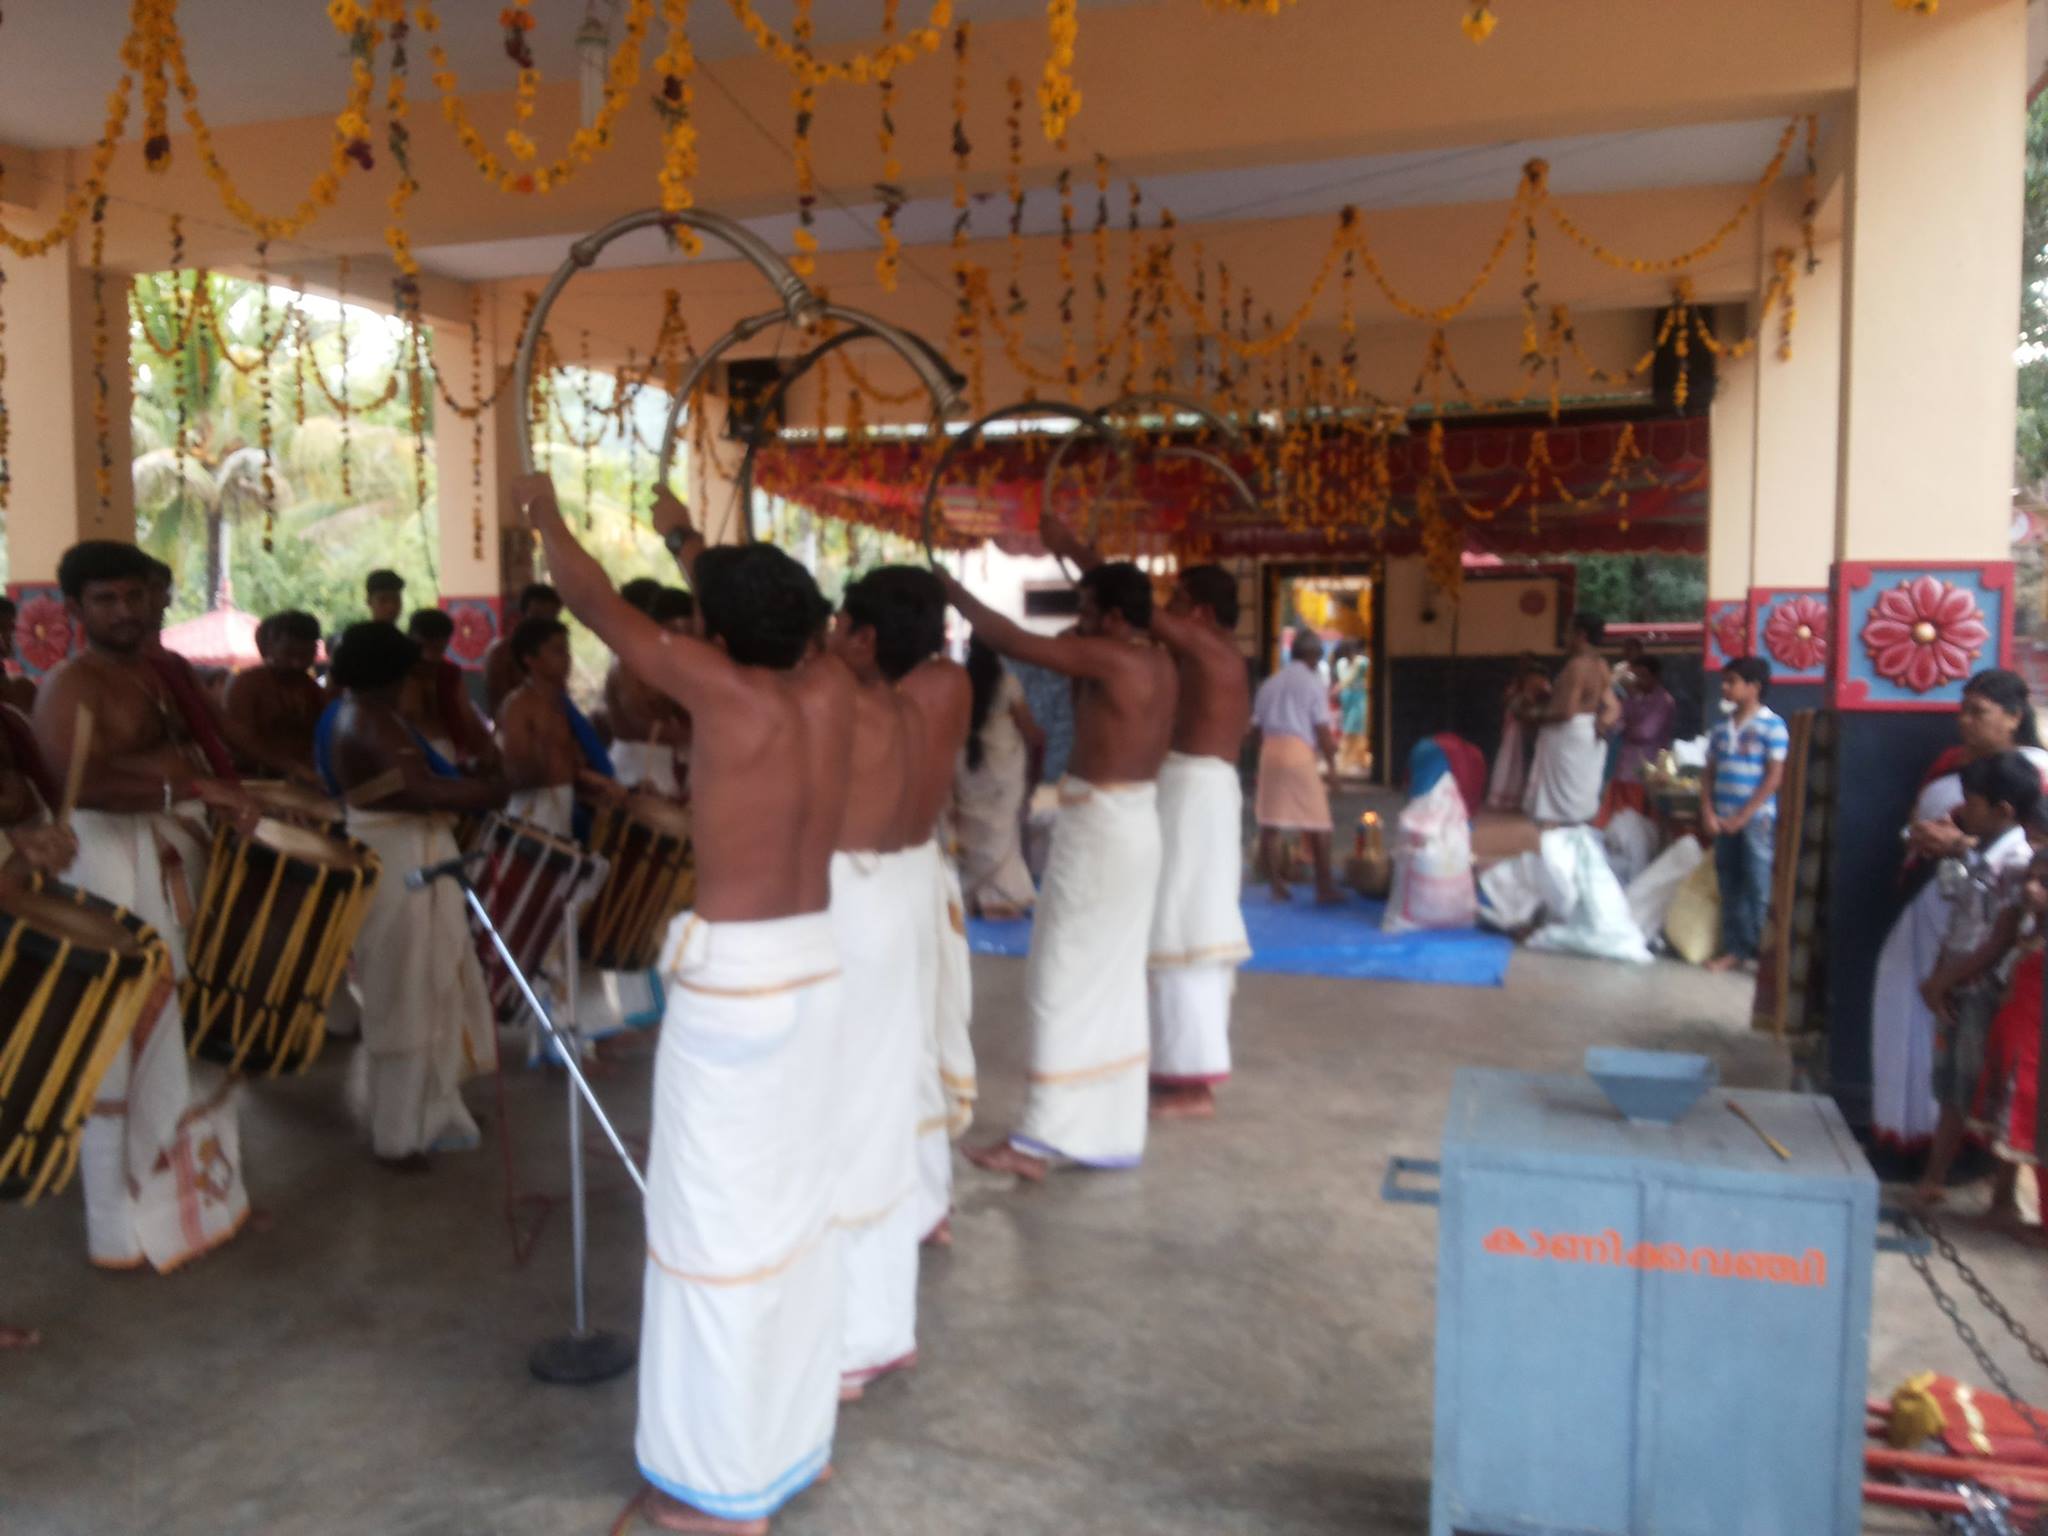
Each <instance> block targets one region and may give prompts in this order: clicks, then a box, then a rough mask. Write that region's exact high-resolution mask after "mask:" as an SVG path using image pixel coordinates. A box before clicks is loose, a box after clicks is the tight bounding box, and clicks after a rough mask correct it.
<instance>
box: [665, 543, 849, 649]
mask: <svg viewBox="0 0 2048 1536" xmlns="http://www.w3.org/2000/svg"><path fill="white" fill-rule="evenodd" d="M696 574H697V603H698V605H699V607H700V608H701V609H702V610H703V613H704V633H705V634H706V635H707V636H708V637H710V638H711V639H714V640H723V641H724V642H725V652H726V654H727V655H728V656H730V657H732V659H733V660H734V661H736V662H738V663H739V664H740V665H741V666H743V667H772V668H774V669H775V670H777V671H781V672H786V671H788V670H789V669H790V668H791V667H794V666H795V665H796V664H797V663H798V662H800V661H802V660H803V659H804V653H805V652H806V651H807V650H809V649H810V646H811V642H812V641H813V640H815V639H816V638H817V636H818V631H819V629H820V628H821V627H822V626H823V625H824V623H825V620H826V619H827V618H829V617H830V616H831V611H832V610H831V609H830V608H829V607H828V606H827V605H826V602H825V599H824V598H823V597H822V596H820V595H819V592H818V584H817V582H815V581H813V580H812V579H811V573H810V572H809V571H807V570H805V569H804V568H803V567H802V566H801V565H799V564H797V562H796V561H794V560H792V559H791V558H790V557H789V556H788V555H786V554H784V553H783V552H782V551H781V550H779V549H777V548H776V547H775V546H774V545H772V544H720V545H717V546H715V547H713V548H711V549H707V550H705V551H704V553H703V554H701V555H699V556H698V557H697V573H696Z"/></svg>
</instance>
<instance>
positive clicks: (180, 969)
mask: <svg viewBox="0 0 2048 1536" xmlns="http://www.w3.org/2000/svg"><path fill="white" fill-rule="evenodd" d="M204 814H205V813H204V811H203V809H202V808H201V807H199V806H197V805H191V806H185V807H181V808H180V811H179V814H178V815H176V816H153V815H128V814H122V813H118V812H113V811H76V812H74V813H73V814H72V823H71V824H72V829H73V830H74V831H75V832H76V833H77V834H78V859H77V861H76V862H75V863H74V864H73V865H72V866H71V869H70V870H69V872H68V873H67V875H66V877H65V878H66V879H68V880H69V881H70V882H71V883H72V884H74V885H77V886H79V887H80V888H82V889H84V890H87V891H90V892H92V894H93V895H95V896H98V897H101V898H102V899H104V900H107V901H111V902H113V903H115V904H116V905H117V906H122V907H126V908H127V909H128V910H129V911H130V912H132V913H134V914H135V915H136V916H137V917H139V918H141V919H142V920H143V921H144V922H146V923H148V924H149V925H150V926H151V927H152V928H154V929H155V930H156V931H157V933H158V934H159V935H160V936H161V937H162V938H163V941H164V943H165V945H166V946H167V947H168V948H169V949H170V952H171V958H172V963H173V967H174V969H175V971H176V973H177V975H178V976H179V977H181V978H182V977H183V976H184V974H185V927H186V925H185V923H184V922H183V921H181V919H180V911H181V908H182V910H183V911H185V912H187V913H189V911H190V910H191V908H190V899H191V897H192V895H193V893H194V892H196V891H197V890H198V889H199V888H200V886H201V884H202V882H203V881H204V879H205V875H206V845H205V843H204V842H203V841H202V840H201V839H200V838H199V837H198V836H197V835H195V832H196V829H197V828H198V827H199V826H200V825H201V822H200V821H199V818H201V817H203V816H204ZM179 886H182V887H183V890H182V892H179V891H178V887H179ZM174 893H176V894H174ZM78 1166H79V1182H80V1183H81V1184H82V1185H83V1186H84V1187H85V1237H86V1249H87V1252H88V1253H89V1254H90V1256H91V1258H92V1262H93V1263H95V1264H98V1265H100V1266H102V1267H103V1268H108V1269H133V1268H137V1267H139V1266H141V1265H142V1264H145V1263H147V1264H150V1265H152V1266H154V1267H155V1268H156V1269H158V1270H172V1269H176V1268H177V1267H178V1266H179V1265H181V1264H184V1263H187V1262H189V1261H190V1260H192V1259H195V1258H198V1257H199V1256H200V1255H201V1254H203V1253H206V1252H207V1251H208V1250H210V1249H213V1248H216V1247H218V1246H220V1244H222V1243H224V1242H226V1241H227V1240H228V1239H229V1238H231V1237H233V1236H234V1235H235V1233H236V1232H237V1231H239V1230H240V1229H241V1225H242V1223H243V1222H244V1221H246V1220H247V1219H248V1215H249V1197H248V1194H247V1192H246V1191H245V1190H244V1189H243V1186H242V1145H241V1133H240V1126H239V1125H238V1123H237V1119H236V1106H235V1084H234V1079H232V1078H231V1077H229V1076H228V1075H227V1073H225V1072H223V1071H222V1070H220V1069H219V1068H218V1067H214V1066H210V1065H208V1064H206V1063H203V1062H194V1061H190V1060H188V1058H187V1057H186V1054H185V1031H184V1026H183V1019H182V1009H181V1008H180V1006H179V1003H178V1000H177V997H176V994H175V993H171V994H167V996H166V998H165V1002H164V1005H163V1006H162V1007H161V1008H160V1009H159V1010H158V1011H157V1012H156V1014H155V1016H154V1017H152V1018H145V1019H143V1020H141V1021H140V1022H139V1023H138V1024H137V1025H136V1027H135V1032H134V1034H133V1035H131V1036H130V1037H129V1039H128V1043H127V1044H126V1045H124V1046H123V1047H122V1048H121V1050H120V1052H119V1053H118V1054H117V1055H116V1056H115V1057H114V1060H113V1064H112V1065H111V1066H109V1067H108V1068H107V1073H106V1076H105V1077H103V1078H101V1079H100V1086H99V1092H98V1094H97V1096H96V1097H95V1098H94V1100H93V1107H92V1116H91V1118H90V1119H89V1120H87V1121H86V1123H85V1127H84V1130H83V1132H82V1133H81V1135H80V1137H79V1148H78Z"/></svg>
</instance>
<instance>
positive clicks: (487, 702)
mask: <svg viewBox="0 0 2048 1536" xmlns="http://www.w3.org/2000/svg"><path fill="white" fill-rule="evenodd" d="M561 617H562V595H561V594H560V593H559V592H557V591H556V590H555V589H554V588H553V587H551V586H549V585H548V584H547V583H546V582H544V581H536V582H530V583H529V584H528V585H527V586H526V588H525V589H524V590H523V591H522V592H520V594H519V605H518V609H517V613H516V616H515V617H514V619H513V621H512V632H513V634H517V633H518V631H519V626H520V625H521V624H524V623H525V622H526V621H527V620H528V619H555V620H559V619H560V618H561ZM521 676H522V673H521V671H520V667H519V657H518V656H517V655H516V654H515V653H514V651H513V648H512V641H511V636H509V635H507V636H501V637H500V638H498V639H496V640H493V641H492V642H491V648H490V649H489V650H487V651H485V652H484V708H485V710H487V711H488V712H489V714H490V717H491V718H492V719H493V720H495V719H497V718H498V710H499V708H500V707H501V706H502V705H503V704H504V702H505V696H506V695H507V694H509V693H510V692H511V691H512V690H513V689H514V688H516V687H518V686H519V679H520V677H521Z"/></svg>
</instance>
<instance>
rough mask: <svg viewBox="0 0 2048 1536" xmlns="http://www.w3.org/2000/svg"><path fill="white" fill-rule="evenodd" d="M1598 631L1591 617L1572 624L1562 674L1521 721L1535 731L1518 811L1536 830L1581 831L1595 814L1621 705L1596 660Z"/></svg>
mask: <svg viewBox="0 0 2048 1536" xmlns="http://www.w3.org/2000/svg"><path fill="white" fill-rule="evenodd" d="M1603 629H1604V626H1603V625H1602V624H1601V622H1600V620H1599V619H1598V618H1596V617H1594V616H1593V615H1592V614H1589V613H1582V614H1579V615H1577V616H1576V617H1575V618H1573V620H1572V644H1571V651H1570V653H1569V655H1568V656H1567V657H1566V660H1565V664H1564V669H1563V670H1562V671H1560V672H1559V673H1558V674H1557V681H1556V682H1555V683H1554V684H1553V685H1552V686H1551V690H1550V697H1549V699H1548V700H1545V701H1540V702H1536V703H1532V704H1531V705H1530V706H1529V709H1528V713H1527V715H1526V716H1525V718H1526V719H1527V720H1528V721H1529V722H1530V723H1531V724H1533V725H1536V726H1537V727H1539V729H1538V732H1537V736H1536V759H1535V761H1534V762H1533V763H1532V764H1531V765H1530V768H1529V788H1528V790H1527V791H1526V792H1525V794H1524V795H1523V799H1522V809H1523V810H1525V811H1527V812H1528V813H1529V816H1530V818H1531V819H1532V820H1533V821H1535V823H1536V824H1537V825H1538V826H1539V827H1543V828H1546V829H1548V828H1551V827H1576V826H1583V825H1585V823H1587V822H1589V821H1591V820H1592V819H1593V817H1594V816H1595V815H1596V814H1597V813H1598V812H1599V810H1600V790H1601V781H1602V780H1603V779H1604V778H1605V777H1606V773H1607V732H1608V731H1609V730H1610V729H1611V728H1612V727H1613V725H1614V724H1615V722H1616V721H1617V720H1619V719H1620V718H1621V700H1620V699H1619V698H1618V697H1616V695H1615V692H1614V690H1613V689H1612V688H1611V687H1610V686H1609V681H1610V679H1609V676H1608V669H1607V663H1606V661H1605V660H1604V659H1603V658H1602V657H1601V655H1600V650H1599V647H1600V637H1601V634H1602V631H1603Z"/></svg>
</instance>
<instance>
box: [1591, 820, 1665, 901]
mask: <svg viewBox="0 0 2048 1536" xmlns="http://www.w3.org/2000/svg"><path fill="white" fill-rule="evenodd" d="M1600 841H1601V844H1602V846H1603V847H1605V848H1606V850H1607V865H1608V867H1609V868H1610V869H1612V870H1613V871H1614V878H1615V879H1617V880H1619V881H1620V882H1621V883H1622V884H1623V885H1627V884H1628V883H1629V882H1630V881H1632V880H1634V879H1635V877H1636V876H1637V875H1640V874H1641V873H1642V872H1643V871H1644V870H1646V869H1648V868H1649V867H1650V860H1652V859H1654V858H1656V857H1657V824H1656V823H1655V822H1654V821H1652V820H1650V818H1649V817H1647V816H1645V815H1644V814H1643V813H1642V812H1641V811H1636V810H1629V809H1627V808H1624V809H1622V810H1619V811H1616V812H1615V813H1614V814H1613V815H1612V816H1610V817H1608V818H1607V826H1606V829H1605V830H1604V831H1602V832H1601V834H1600Z"/></svg>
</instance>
